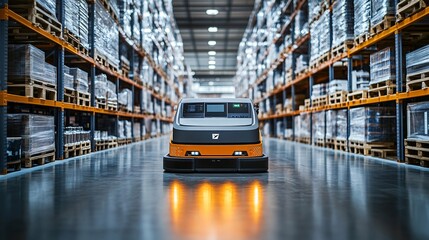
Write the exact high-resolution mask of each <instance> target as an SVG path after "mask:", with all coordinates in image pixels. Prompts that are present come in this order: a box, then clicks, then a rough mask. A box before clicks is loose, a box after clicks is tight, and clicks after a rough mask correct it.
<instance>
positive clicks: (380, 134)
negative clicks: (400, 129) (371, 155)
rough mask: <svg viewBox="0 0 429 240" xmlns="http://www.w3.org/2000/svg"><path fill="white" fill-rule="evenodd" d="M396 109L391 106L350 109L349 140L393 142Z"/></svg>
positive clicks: (394, 137)
mask: <svg viewBox="0 0 429 240" xmlns="http://www.w3.org/2000/svg"><path fill="white" fill-rule="evenodd" d="M395 110H396V109H395V108H392V107H359V108H352V109H350V136H349V140H350V141H356V142H365V143H372V142H394V141H395V139H396V111H395Z"/></svg>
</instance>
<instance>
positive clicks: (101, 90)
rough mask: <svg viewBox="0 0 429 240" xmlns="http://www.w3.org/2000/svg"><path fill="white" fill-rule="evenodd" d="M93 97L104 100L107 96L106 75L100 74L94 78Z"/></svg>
mask: <svg viewBox="0 0 429 240" xmlns="http://www.w3.org/2000/svg"><path fill="white" fill-rule="evenodd" d="M94 85H95V86H94V88H95V89H94V92H95V97H96V98H98V99H106V96H107V76H106V74H100V75H97V76H95V82H94Z"/></svg>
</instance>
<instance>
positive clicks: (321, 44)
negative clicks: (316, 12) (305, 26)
mask: <svg viewBox="0 0 429 240" xmlns="http://www.w3.org/2000/svg"><path fill="white" fill-rule="evenodd" d="M329 15H330V12H329V11H325V12H324V13H323V14H322V16H321V17H320V18H319V19H318V20H316V21H314V22H313V23H312V24H311V25H310V33H311V35H310V45H311V47H310V53H311V54H310V62H313V61H314V60H316V59H317V58H319V57H320V56H322V55H323V54H325V53H327V52H328V51H329V50H330V48H331V42H330V38H329V35H330V34H329V31H330V27H329V18H330V16H329Z"/></svg>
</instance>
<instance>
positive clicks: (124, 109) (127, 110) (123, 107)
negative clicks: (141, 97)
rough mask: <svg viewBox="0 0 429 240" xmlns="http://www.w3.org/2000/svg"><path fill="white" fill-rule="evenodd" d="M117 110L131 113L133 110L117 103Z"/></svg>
mask: <svg viewBox="0 0 429 240" xmlns="http://www.w3.org/2000/svg"><path fill="white" fill-rule="evenodd" d="M118 110H119V111H121V112H126V113H132V112H133V111H132V110H131V111H130V110H129V109H127V106H124V105H119V107H118Z"/></svg>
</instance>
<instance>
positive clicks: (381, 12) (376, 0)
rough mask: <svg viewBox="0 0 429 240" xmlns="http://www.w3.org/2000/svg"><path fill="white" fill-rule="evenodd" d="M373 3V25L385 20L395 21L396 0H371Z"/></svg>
mask: <svg viewBox="0 0 429 240" xmlns="http://www.w3.org/2000/svg"><path fill="white" fill-rule="evenodd" d="M371 4H372V10H371V26H376V25H379V24H381V23H383V22H384V21H390V22H392V21H393V22H395V20H396V19H395V8H396V6H395V1H394V0H371ZM389 24H390V23H389ZM389 27H390V25H389Z"/></svg>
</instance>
